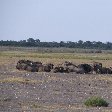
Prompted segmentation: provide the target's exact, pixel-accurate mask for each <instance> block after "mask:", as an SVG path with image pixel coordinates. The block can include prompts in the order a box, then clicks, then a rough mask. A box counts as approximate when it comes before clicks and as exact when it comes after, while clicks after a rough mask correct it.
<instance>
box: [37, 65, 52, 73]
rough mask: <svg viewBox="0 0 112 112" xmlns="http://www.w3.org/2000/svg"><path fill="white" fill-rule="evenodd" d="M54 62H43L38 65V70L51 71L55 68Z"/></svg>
mask: <svg viewBox="0 0 112 112" xmlns="http://www.w3.org/2000/svg"><path fill="white" fill-rule="evenodd" d="M53 66H54V65H53V64H51V63H48V64H43V65H40V66H39V67H38V72H50V71H51V70H52V69H53Z"/></svg>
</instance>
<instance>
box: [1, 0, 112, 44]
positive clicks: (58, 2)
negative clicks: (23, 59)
mask: <svg viewBox="0 0 112 112" xmlns="http://www.w3.org/2000/svg"><path fill="white" fill-rule="evenodd" d="M111 6H112V0H0V17H1V19H0V40H16V41H19V40H26V39H28V38H34V39H40V40H41V41H47V42H51V41H56V42H59V41H73V42H76V41H78V40H83V41H101V42H107V41H109V42H112V15H111V12H112V7H111Z"/></svg>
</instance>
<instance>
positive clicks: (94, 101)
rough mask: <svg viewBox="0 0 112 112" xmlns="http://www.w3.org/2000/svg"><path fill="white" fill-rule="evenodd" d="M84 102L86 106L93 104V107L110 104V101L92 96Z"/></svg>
mask: <svg viewBox="0 0 112 112" xmlns="http://www.w3.org/2000/svg"><path fill="white" fill-rule="evenodd" d="M84 104H85V105H86V106H91V107H97V106H98V107H107V106H108V103H107V102H106V101H105V100H104V99H102V98H100V97H91V98H89V99H87V100H86V101H85V102H84Z"/></svg>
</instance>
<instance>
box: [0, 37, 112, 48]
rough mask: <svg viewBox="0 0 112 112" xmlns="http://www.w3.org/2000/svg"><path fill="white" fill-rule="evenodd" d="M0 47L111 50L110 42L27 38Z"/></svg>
mask: <svg viewBox="0 0 112 112" xmlns="http://www.w3.org/2000/svg"><path fill="white" fill-rule="evenodd" d="M0 46H14V47H49V48H51V47H57V48H59V47H66V48H83V49H101V50H102V49H104V50H112V43H111V42H106V43H103V42H100V41H98V42H96V41H92V42H91V41H85V42H84V41H82V40H79V41H78V42H72V41H67V42H64V41H60V42H54V41H53V42H41V41H40V40H39V39H33V38H28V39H27V40H20V41H12V40H10V41H9V40H7V41H3V40H1V41H0Z"/></svg>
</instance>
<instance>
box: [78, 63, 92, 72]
mask: <svg viewBox="0 0 112 112" xmlns="http://www.w3.org/2000/svg"><path fill="white" fill-rule="evenodd" d="M78 68H80V69H83V71H84V73H85V74H87V73H91V72H92V70H93V69H92V66H91V65H89V64H80V65H78Z"/></svg>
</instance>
